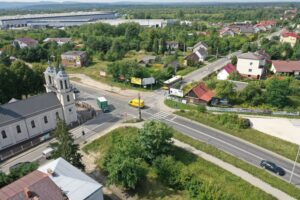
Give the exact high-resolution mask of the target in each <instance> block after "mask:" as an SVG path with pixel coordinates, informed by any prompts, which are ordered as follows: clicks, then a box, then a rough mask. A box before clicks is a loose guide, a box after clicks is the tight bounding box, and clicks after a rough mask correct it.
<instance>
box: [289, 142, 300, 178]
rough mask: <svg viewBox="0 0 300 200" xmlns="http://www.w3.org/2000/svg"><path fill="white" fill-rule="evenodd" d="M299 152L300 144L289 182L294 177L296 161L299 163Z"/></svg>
mask: <svg viewBox="0 0 300 200" xmlns="http://www.w3.org/2000/svg"><path fill="white" fill-rule="evenodd" d="M299 153H300V145H299V148H298V152H297V155H296V158H295V162H294V166H293V169H292V173H291V176H290V180H289V183H291V182H292V179H293V175H294V171H295V167H296V163H297V159H298V156H299Z"/></svg>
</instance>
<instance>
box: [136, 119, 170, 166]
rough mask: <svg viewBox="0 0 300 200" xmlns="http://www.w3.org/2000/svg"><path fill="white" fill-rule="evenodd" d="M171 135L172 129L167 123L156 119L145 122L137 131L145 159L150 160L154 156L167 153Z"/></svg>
mask: <svg viewBox="0 0 300 200" xmlns="http://www.w3.org/2000/svg"><path fill="white" fill-rule="evenodd" d="M172 135H173V134H172V129H171V127H169V126H168V125H166V124H164V123H162V122H158V121H150V122H146V123H145V124H144V127H143V128H142V129H141V130H140V132H139V143H140V145H141V148H143V152H144V157H145V159H146V160H147V161H149V162H152V161H153V160H154V159H155V158H156V157H158V156H160V155H163V154H167V153H169V152H170V150H171V148H172V140H171V138H172Z"/></svg>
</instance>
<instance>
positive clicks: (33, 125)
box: [31, 120, 35, 128]
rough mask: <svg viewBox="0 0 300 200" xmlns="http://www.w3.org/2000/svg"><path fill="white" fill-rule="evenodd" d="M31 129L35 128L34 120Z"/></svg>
mask: <svg viewBox="0 0 300 200" xmlns="http://www.w3.org/2000/svg"><path fill="white" fill-rule="evenodd" d="M31 127H32V128H35V123H34V120H32V121H31Z"/></svg>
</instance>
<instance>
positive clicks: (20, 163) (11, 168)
mask: <svg viewBox="0 0 300 200" xmlns="http://www.w3.org/2000/svg"><path fill="white" fill-rule="evenodd" d="M26 164H30V162H19V163H17V164H14V165H12V166H10V167H9V171H12V170H15V169H17V168H19V167H21V166H22V165H26Z"/></svg>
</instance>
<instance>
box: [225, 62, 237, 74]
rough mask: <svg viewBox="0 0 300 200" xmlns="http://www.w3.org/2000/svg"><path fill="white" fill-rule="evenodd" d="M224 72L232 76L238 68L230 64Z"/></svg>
mask: <svg viewBox="0 0 300 200" xmlns="http://www.w3.org/2000/svg"><path fill="white" fill-rule="evenodd" d="M224 70H225V71H226V72H227V73H228V74H231V73H232V72H234V71H236V67H235V66H234V65H233V64H231V63H228V64H227V65H226V66H225V67H224Z"/></svg>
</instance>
